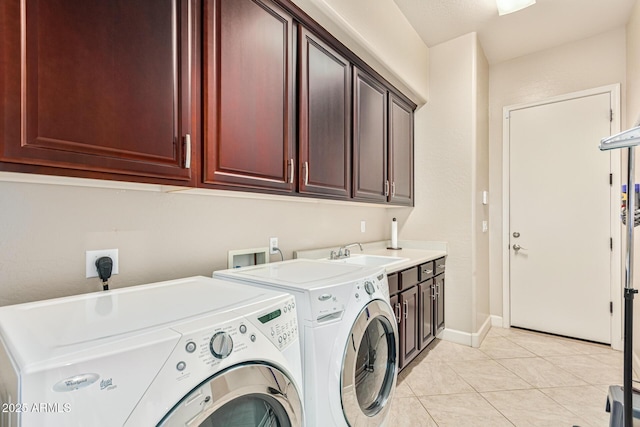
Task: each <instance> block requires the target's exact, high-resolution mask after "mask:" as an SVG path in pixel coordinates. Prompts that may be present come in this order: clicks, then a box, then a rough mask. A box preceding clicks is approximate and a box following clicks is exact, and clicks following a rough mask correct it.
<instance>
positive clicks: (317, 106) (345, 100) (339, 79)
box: [298, 28, 351, 198]
mask: <svg viewBox="0 0 640 427" xmlns="http://www.w3.org/2000/svg"><path fill="white" fill-rule="evenodd" d="M298 48H299V55H298V64H299V67H300V74H299V75H300V88H299V97H300V98H299V99H300V102H299V107H298V108H299V121H298V132H299V138H298V143H299V157H298V163H299V171H300V174H299V178H298V181H299V187H298V188H299V190H298V191H299V192H300V193H303V194H313V195H329V196H333V198H349V197H350V196H351V65H350V63H349V61H348V60H347V59H345V58H344V57H343V56H342V55H340V54H338V53H337V52H336V51H335V50H333V49H331V48H330V47H329V46H328V45H327V44H325V43H324V42H323V41H322V40H321V39H320V38H318V37H316V36H315V35H313V34H312V33H310V32H309V31H308V30H306V29H305V28H301V29H300V32H299V43H298Z"/></svg>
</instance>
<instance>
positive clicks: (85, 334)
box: [0, 277, 283, 369]
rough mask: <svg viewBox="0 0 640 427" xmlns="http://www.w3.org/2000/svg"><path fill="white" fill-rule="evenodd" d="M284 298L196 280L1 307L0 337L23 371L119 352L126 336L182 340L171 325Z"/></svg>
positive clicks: (141, 340)
mask: <svg viewBox="0 0 640 427" xmlns="http://www.w3.org/2000/svg"><path fill="white" fill-rule="evenodd" d="M282 295H283V294H282V293H280V292H275V291H271V290H268V289H257V288H255V287H249V286H243V285H241V284H238V283H231V282H228V281H224V280H219V279H212V278H208V277H191V278H186V279H178V280H172V281H167V282H160V283H154V284H150V285H143V286H132V287H128V288H122V289H117V290H112V291H108V292H95V293H91V294H85V295H77V296H72V297H66V298H57V299H52V300H46V301H39V302H33V303H26V304H18V305H12V306H6V307H0V338H1V339H2V340H3V341H4V342H5V343H6V345H7V346H8V347H9V349H10V351H11V353H12V355H13V357H14V358H15V360H16V362H17V363H18V365H19V366H21V367H22V368H23V369H24V368H28V366H29V365H32V364H35V363H38V362H43V361H46V360H48V361H52V360H53V359H59V360H60V361H61V362H62V361H63V360H64V358H65V357H66V356H70V355H74V354H75V355H78V353H79V352H83V351H86V350H87V349H91V348H96V347H99V346H103V345H106V344H109V347H108V349H109V350H108V351H119V350H120V349H119V347H118V345H117V341H119V340H123V339H125V338H131V337H139V338H138V345H144V343H145V342H146V339H145V338H144V337H143V335H147V337H148V340H157V339H159V337H160V336H161V337H164V339H166V336H167V334H170V335H173V334H175V336H176V337H179V336H180V334H178V333H177V332H175V331H169V329H168V328H169V327H170V325H171V324H172V323H175V322H178V321H182V320H185V319H189V318H194V317H197V316H201V315H203V314H211V313H214V312H215V313H223V312H226V311H231V310H233V309H236V308H239V307H246V306H250V305H252V304H260V305H262V304H264V303H265V301H270V300H273V299H274V298H280V297H281V296H282ZM237 315H238V314H237V313H233V314H232V316H237ZM159 331H161V332H160V335H158V333H159ZM150 332H154V333H153V334H151V333H150ZM152 337H154V338H152Z"/></svg>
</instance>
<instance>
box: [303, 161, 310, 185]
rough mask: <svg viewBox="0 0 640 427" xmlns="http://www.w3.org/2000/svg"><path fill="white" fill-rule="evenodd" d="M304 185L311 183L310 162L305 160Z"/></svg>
mask: <svg viewBox="0 0 640 427" xmlns="http://www.w3.org/2000/svg"><path fill="white" fill-rule="evenodd" d="M302 167H303V168H304V185H309V162H304V164H303V165H302Z"/></svg>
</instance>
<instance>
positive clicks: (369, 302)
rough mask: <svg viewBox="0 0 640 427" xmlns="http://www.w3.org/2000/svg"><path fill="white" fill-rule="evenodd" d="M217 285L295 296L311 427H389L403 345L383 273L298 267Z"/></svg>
mask: <svg viewBox="0 0 640 427" xmlns="http://www.w3.org/2000/svg"><path fill="white" fill-rule="evenodd" d="M214 277H221V278H226V279H229V280H239V281H242V282H244V283H249V284H253V285H255V286H258V287H260V288H269V289H276V290H280V291H286V292H289V293H291V294H293V295H294V296H295V298H296V303H297V309H298V317H299V320H300V328H299V332H300V341H301V345H302V353H303V355H302V358H303V362H302V364H303V383H304V396H305V413H306V422H307V425H309V426H316V427H325V426H347V425H348V426H379V425H384V423H385V421H386V419H387V416H388V414H389V409H390V404H391V398H392V396H393V394H394V391H395V384H396V380H397V372H398V367H397V360H398V339H399V338H398V330H397V326H396V318H395V315H394V312H393V310H392V308H391V306H390V304H389V288H388V283H387V276H386V274H385V271H384V269H383V268H372V267H363V266H358V265H350V264H344V263H333V262H326V261H318V260H306V259H304V260H303V259H297V260H290V261H284V262H278V263H271V264H264V265H259V266H251V267H245V268H239V269H232V270H223V271H216V272H214Z"/></svg>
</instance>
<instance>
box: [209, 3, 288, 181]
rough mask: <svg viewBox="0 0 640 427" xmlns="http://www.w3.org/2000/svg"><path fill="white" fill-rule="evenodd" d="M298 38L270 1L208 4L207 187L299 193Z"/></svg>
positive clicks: (281, 10)
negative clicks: (295, 94) (296, 123)
mask: <svg viewBox="0 0 640 427" xmlns="http://www.w3.org/2000/svg"><path fill="white" fill-rule="evenodd" d="M293 37H294V28H293V18H292V17H291V16H290V15H289V14H288V13H286V12H285V11H284V10H283V9H281V8H280V7H279V6H277V5H276V4H275V3H273V2H271V1H269V0H206V3H205V20H204V43H205V45H204V58H203V60H204V73H203V76H204V77H203V78H204V82H203V89H204V90H203V95H204V119H205V123H204V126H205V130H204V153H205V158H204V182H205V183H207V184H216V185H222V186H225V187H231V188H238V189H254V190H260V189H265V190H277V191H280V192H290V191H292V190H293V189H294V187H295V186H294V175H295V164H294V150H293V143H294V142H293V137H292V135H293V130H294V113H293V111H294V110H293V109H294V102H293V83H294V75H293V61H294V58H293V44H294V41H293Z"/></svg>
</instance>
